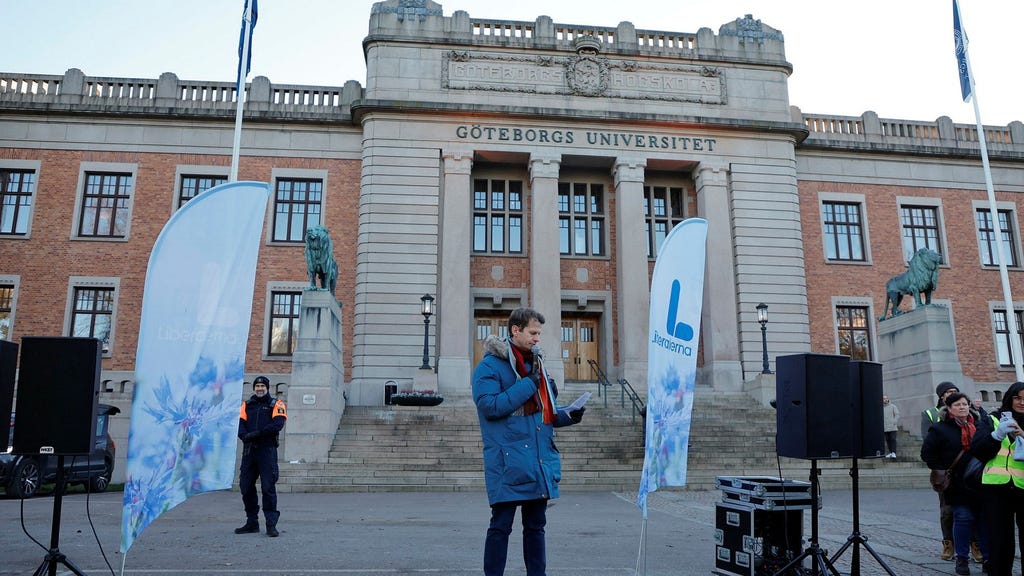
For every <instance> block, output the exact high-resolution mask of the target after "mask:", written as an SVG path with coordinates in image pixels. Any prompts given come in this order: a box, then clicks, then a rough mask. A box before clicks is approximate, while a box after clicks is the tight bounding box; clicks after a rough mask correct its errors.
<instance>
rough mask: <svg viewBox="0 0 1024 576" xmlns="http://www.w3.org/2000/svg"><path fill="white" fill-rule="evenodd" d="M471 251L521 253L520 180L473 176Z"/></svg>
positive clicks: (521, 197)
mask: <svg viewBox="0 0 1024 576" xmlns="http://www.w3.org/2000/svg"><path fill="white" fill-rule="evenodd" d="M473 252H481V253H490V254H522V252H523V183H522V181H520V180H501V179H488V178H474V179H473Z"/></svg>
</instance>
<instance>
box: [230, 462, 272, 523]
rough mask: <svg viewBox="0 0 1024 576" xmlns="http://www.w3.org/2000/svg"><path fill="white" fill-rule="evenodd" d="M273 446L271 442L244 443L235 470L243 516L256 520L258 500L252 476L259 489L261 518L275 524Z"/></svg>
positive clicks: (258, 507)
mask: <svg viewBox="0 0 1024 576" xmlns="http://www.w3.org/2000/svg"><path fill="white" fill-rule="evenodd" d="M277 474H278V470H277V448H275V447H274V446H253V445H245V446H244V447H243V448H242V466H241V467H240V470H239V474H238V488H239V490H241V492H242V504H244V505H245V518H246V520H247V521H249V522H256V521H258V520H259V515H260V503H259V501H258V500H257V499H256V477H257V476H258V477H259V479H260V488H261V489H262V491H263V518H264V519H265V520H266V521H267V526H277V519H278V518H279V517H280V516H281V513H280V512H278V511H277V486H276V484H277Z"/></svg>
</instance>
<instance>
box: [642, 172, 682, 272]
mask: <svg viewBox="0 0 1024 576" xmlns="http://www.w3.org/2000/svg"><path fill="white" fill-rule="evenodd" d="M683 197H684V194H683V189H682V188H679V187H671V186H644V215H645V218H646V221H645V222H646V226H645V229H646V230H647V257H648V258H654V257H655V256H657V255H658V250H660V249H661V245H662V244H663V243H664V242H665V238H666V237H668V233H669V231H670V230H672V229H673V228H675V226H676V224H679V223H680V222H682V221H683V219H684V218H683V212H684V210H683Z"/></svg>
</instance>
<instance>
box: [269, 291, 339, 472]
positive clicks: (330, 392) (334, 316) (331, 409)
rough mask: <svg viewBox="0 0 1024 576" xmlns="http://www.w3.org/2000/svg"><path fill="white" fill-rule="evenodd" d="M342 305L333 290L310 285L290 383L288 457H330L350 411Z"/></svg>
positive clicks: (318, 459)
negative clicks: (336, 433) (341, 425)
mask: <svg viewBox="0 0 1024 576" xmlns="http://www.w3.org/2000/svg"><path fill="white" fill-rule="evenodd" d="M341 352H342V336H341V305H340V304H338V303H337V302H336V301H335V300H334V297H333V296H332V295H331V293H330V292H327V291H325V290H315V289H307V290H305V291H304V292H303V293H302V307H301V308H300V310H299V339H298V342H297V343H296V346H295V352H294V353H293V354H292V380H291V385H290V386H289V387H288V399H287V402H288V423H287V424H286V425H285V428H284V430H285V436H286V442H285V460H288V461H304V462H326V461H327V453H328V451H329V450H330V448H331V443H332V442H334V433H335V431H336V430H337V429H338V424H339V423H340V422H341V415H342V414H343V413H344V412H345V400H346V390H345V365H344V363H343V362H342V354H341Z"/></svg>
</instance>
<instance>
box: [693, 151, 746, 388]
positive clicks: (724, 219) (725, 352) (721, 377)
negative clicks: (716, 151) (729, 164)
mask: <svg viewBox="0 0 1024 576" xmlns="http://www.w3.org/2000/svg"><path fill="white" fill-rule="evenodd" d="M696 185H697V214H698V215H699V216H700V217H701V218H704V219H705V220H707V221H708V241H707V253H708V254H713V255H714V257H713V258H708V259H707V263H706V264H705V267H704V305H703V312H702V313H701V319H700V333H701V346H702V347H703V349H704V365H703V366H702V367H701V369H700V370H699V371H698V375H699V378H698V381H703V382H704V383H706V384H709V385H711V387H713V388H714V389H716V390H724V391H730V392H738V391H741V390H742V389H743V367H742V364H741V363H740V348H739V341H740V338H739V324H738V323H739V320H738V318H739V315H738V313H737V311H736V300H735V298H733V296H732V294H734V293H735V291H736V274H735V269H736V263H735V257H734V254H735V253H736V252H735V250H733V245H732V218H731V216H730V212H729V187H728V181H727V170H726V169H725V167H722V166H714V165H710V164H706V163H702V164H701V165H700V167H699V168H698V169H697V178H696ZM723 295H727V296H723Z"/></svg>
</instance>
